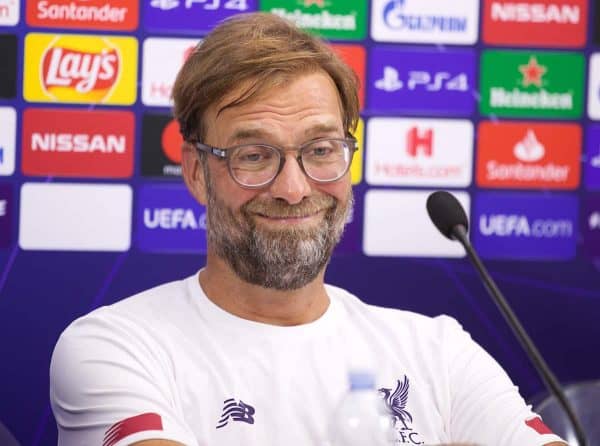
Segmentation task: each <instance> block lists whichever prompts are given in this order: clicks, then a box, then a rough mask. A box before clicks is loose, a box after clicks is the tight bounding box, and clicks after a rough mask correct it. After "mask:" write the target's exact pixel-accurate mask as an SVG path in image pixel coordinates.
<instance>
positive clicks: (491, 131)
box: [477, 121, 581, 189]
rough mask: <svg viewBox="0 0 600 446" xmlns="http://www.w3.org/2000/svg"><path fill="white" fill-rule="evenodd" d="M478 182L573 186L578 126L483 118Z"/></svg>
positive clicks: (578, 146)
mask: <svg viewBox="0 0 600 446" xmlns="http://www.w3.org/2000/svg"><path fill="white" fill-rule="evenodd" d="M477 151H478V157H477V184H478V185H479V186H484V187H501V188H513V187H514V188H524V189H536V188H550V189H575V188H576V187H577V186H578V185H579V178H580V166H579V165H580V161H579V160H580V157H581V129H580V127H579V126H578V125H576V124H562V123H553V124H542V123H533V122H519V123H517V122H500V123H494V122H489V121H488V122H482V123H480V126H479V138H478V148H477Z"/></svg>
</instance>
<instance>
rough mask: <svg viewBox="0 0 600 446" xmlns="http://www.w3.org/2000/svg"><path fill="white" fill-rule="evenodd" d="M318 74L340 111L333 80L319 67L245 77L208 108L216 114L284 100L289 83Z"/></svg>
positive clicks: (338, 96) (338, 97) (337, 92)
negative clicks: (303, 70)
mask: <svg viewBox="0 0 600 446" xmlns="http://www.w3.org/2000/svg"><path fill="white" fill-rule="evenodd" d="M315 75H316V76H315ZM319 75H322V78H325V79H327V80H328V83H329V85H328V88H327V89H329V90H330V92H331V93H332V95H334V96H335V98H336V100H337V103H338V104H339V106H340V113H341V104H342V102H341V98H340V94H339V91H338V89H337V87H336V85H335V82H334V81H333V79H332V78H331V76H329V74H328V73H327V72H325V71H323V70H321V69H318V70H312V71H306V72H301V73H297V74H288V73H283V74H276V75H273V77H272V78H267V79H257V78H253V79H247V80H245V81H242V82H241V83H239V84H237V85H236V87H235V88H234V89H232V90H230V91H229V92H227V93H226V94H225V95H224V96H223V97H222V98H221V99H220V100H219V101H217V102H216V103H215V104H213V105H212V106H211V107H210V108H212V109H213V110H214V112H215V114H216V115H217V116H218V115H219V114H221V112H222V111H223V110H225V109H235V108H238V107H243V106H253V105H256V104H261V103H263V102H266V101H267V100H268V101H269V102H271V103H275V104H276V103H277V102H284V101H285V100H286V99H288V98H287V96H286V94H285V92H284V91H285V90H286V89H289V88H290V86H291V85H293V84H294V83H296V82H298V81H300V80H302V79H305V78H308V77H321V76H319ZM320 87H321V88H323V85H320Z"/></svg>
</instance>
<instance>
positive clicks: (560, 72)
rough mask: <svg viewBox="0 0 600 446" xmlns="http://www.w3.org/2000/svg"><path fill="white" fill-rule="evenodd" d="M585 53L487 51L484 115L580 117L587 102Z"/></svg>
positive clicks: (483, 77)
mask: <svg viewBox="0 0 600 446" xmlns="http://www.w3.org/2000/svg"><path fill="white" fill-rule="evenodd" d="M583 69H584V59H583V55H581V54H577V53H559V52H543V51H495V50H491V51H483V54H482V56H481V77H480V91H481V103H480V110H481V113H482V114H485V115H490V114H495V115H498V116H512V117H533V118H537V117H540V118H578V117H580V116H581V112H582V105H583Z"/></svg>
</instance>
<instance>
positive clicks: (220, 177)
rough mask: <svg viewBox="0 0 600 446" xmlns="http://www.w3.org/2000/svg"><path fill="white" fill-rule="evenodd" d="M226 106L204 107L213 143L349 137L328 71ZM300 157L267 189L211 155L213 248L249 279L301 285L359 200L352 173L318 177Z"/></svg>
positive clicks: (290, 156)
mask: <svg viewBox="0 0 600 446" xmlns="http://www.w3.org/2000/svg"><path fill="white" fill-rule="evenodd" d="M234 93H236V92H234ZM232 96H233V97H235V94H234V95H232ZM227 99H230V98H225V101H224V102H226V101H227ZM219 105H220V104H217V105H216V106H215V107H211V108H210V109H209V110H207V112H206V114H205V126H206V129H207V133H206V138H205V141H204V142H205V143H206V144H209V145H212V146H216V147H220V148H228V147H231V146H235V145H239V144H245V143H267V144H271V145H274V146H278V147H281V148H297V147H299V146H300V145H302V144H303V143H305V142H307V141H310V140H313V139H317V138H324V137H337V138H343V137H345V132H344V128H343V125H342V116H341V109H340V102H339V99H338V94H337V90H336V88H335V85H334V83H333V81H332V80H331V78H330V77H329V76H327V75H326V74H324V73H322V72H315V73H311V74H305V75H302V76H299V77H297V78H295V79H292V80H290V81H289V82H286V83H285V84H284V85H283V86H280V87H276V88H273V89H271V90H268V91H266V92H265V93H264V94H261V95H260V96H259V97H257V98H256V99H255V100H253V101H252V102H249V103H246V104H243V105H241V106H236V107H231V108H227V109H225V110H223V111H222V112H221V113H219V114H218V115H217V110H218V109H219ZM295 156H296V153H295V152H293V151H291V152H288V153H287V154H286V162H285V164H284V167H283V170H282V171H281V172H280V173H279V175H278V176H277V178H276V179H275V180H274V181H273V182H272V183H271V184H270V185H268V186H266V187H264V188H260V189H246V188H243V187H241V186H239V185H238V184H237V183H236V182H235V181H234V180H233V179H232V178H231V176H230V175H229V172H228V170H227V164H226V162H225V161H221V160H218V159H216V158H215V157H213V156H208V158H207V165H206V168H205V169H204V172H205V175H208V177H207V178H205V184H206V198H207V217H208V227H207V232H208V245H209V255H211V253H214V254H216V255H217V256H219V257H221V258H222V259H223V260H225V261H226V262H227V263H228V264H229V266H230V267H231V268H232V269H233V271H235V273H236V274H237V275H238V276H239V277H240V278H242V279H243V280H245V281H246V282H249V283H253V284H257V285H260V286H263V287H266V288H275V289H280V290H290V289H297V288H300V287H302V286H304V285H306V284H307V283H309V282H311V281H312V280H313V279H315V277H316V276H317V275H318V274H319V273H320V272H321V271H322V270H323V268H324V267H325V265H326V264H327V262H328V260H329V258H330V256H331V252H332V250H333V248H334V246H335V245H336V244H337V242H338V241H339V239H340V237H341V234H342V231H343V228H344V225H345V222H346V219H347V215H348V213H349V210H350V208H351V206H352V191H351V185H350V177H349V174H346V175H345V176H344V177H342V178H341V179H340V180H338V181H335V182H333V183H327V184H319V183H316V182H314V181H313V180H311V179H310V178H308V177H307V176H306V175H305V174H304V173H303V172H302V170H301V168H300V166H299V165H298V163H297V161H296V159H295Z"/></svg>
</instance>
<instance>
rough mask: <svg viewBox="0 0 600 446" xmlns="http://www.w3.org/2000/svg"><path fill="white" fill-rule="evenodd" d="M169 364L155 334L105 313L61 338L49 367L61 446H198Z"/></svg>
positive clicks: (78, 324) (99, 312)
mask: <svg viewBox="0 0 600 446" xmlns="http://www.w3.org/2000/svg"><path fill="white" fill-rule="evenodd" d="M172 375H173V373H172V367H169V363H168V356H167V355H166V354H165V353H164V352H162V351H161V348H160V347H159V346H157V345H156V342H153V334H152V333H149V331H148V330H147V329H146V328H143V327H142V326H138V325H136V324H135V322H133V321H132V320H131V319H129V318H123V317H120V316H118V315H114V314H111V313H110V312H109V311H107V310H106V309H100V310H97V311H95V312H94V313H92V314H91V315H88V316H85V317H84V318H81V319H79V320H77V321H75V322H74V323H73V324H71V326H69V327H68V328H67V329H66V330H65V332H64V333H63V334H62V335H61V336H60V338H59V340H58V342H57V344H56V347H55V349H54V353H53V355H52V361H51V365H50V402H51V406H52V410H53V412H54V416H55V418H56V423H57V427H58V445H59V446H88V445H89V446H124V445H128V444H131V443H134V442H136V441H141V440H147V439H164V440H171V441H176V442H179V443H182V444H184V445H187V446H196V445H197V442H196V440H195V438H194V435H193V433H192V432H191V430H190V429H189V427H188V426H187V425H186V423H185V421H184V416H183V415H184V414H183V413H182V409H181V408H180V406H179V404H178V399H177V392H176V389H175V385H174V379H173V377H172Z"/></svg>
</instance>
